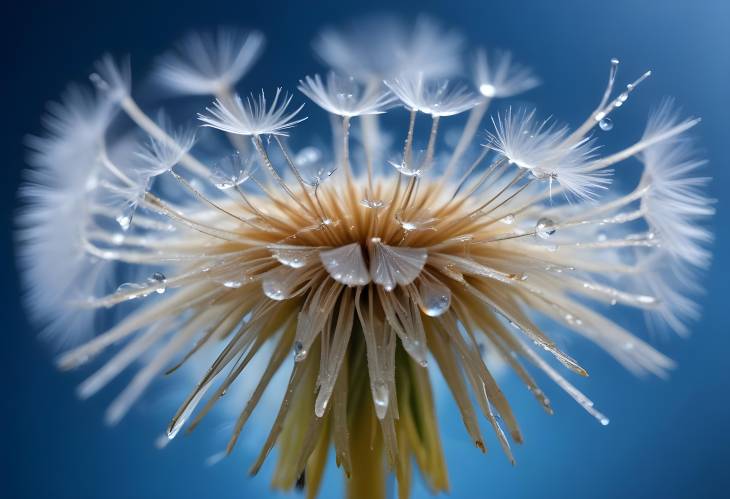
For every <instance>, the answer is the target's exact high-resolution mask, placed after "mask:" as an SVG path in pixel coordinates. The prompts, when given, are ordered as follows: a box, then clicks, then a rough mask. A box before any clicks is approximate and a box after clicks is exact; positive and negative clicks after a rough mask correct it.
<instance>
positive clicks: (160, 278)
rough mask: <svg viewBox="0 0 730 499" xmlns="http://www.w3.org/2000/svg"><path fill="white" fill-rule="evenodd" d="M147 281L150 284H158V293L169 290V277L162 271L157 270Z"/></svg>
mask: <svg viewBox="0 0 730 499" xmlns="http://www.w3.org/2000/svg"><path fill="white" fill-rule="evenodd" d="M147 281H148V282H149V283H150V284H152V285H156V286H157V287H156V288H155V293H157V294H160V295H161V294H162V293H164V292H165V290H167V278H166V277H165V274H163V273H162V272H155V273H154V274H152V277H150V278H149V279H147Z"/></svg>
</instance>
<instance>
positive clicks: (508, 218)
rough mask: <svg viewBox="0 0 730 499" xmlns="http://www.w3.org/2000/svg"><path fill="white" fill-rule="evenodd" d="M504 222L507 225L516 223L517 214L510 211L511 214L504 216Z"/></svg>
mask: <svg viewBox="0 0 730 499" xmlns="http://www.w3.org/2000/svg"><path fill="white" fill-rule="evenodd" d="M502 223H503V224H507V225H512V224H513V223H515V216H514V215H513V214H511V213H510V214H509V215H507V216H506V217H504V218H503V219H502Z"/></svg>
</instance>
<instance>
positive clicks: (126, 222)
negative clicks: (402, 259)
mask: <svg viewBox="0 0 730 499" xmlns="http://www.w3.org/2000/svg"><path fill="white" fill-rule="evenodd" d="M116 221H117V223H118V224H119V226H120V227H121V228H122V230H129V227H130V225H132V217H131V216H130V215H119V216H118V217H117V218H116Z"/></svg>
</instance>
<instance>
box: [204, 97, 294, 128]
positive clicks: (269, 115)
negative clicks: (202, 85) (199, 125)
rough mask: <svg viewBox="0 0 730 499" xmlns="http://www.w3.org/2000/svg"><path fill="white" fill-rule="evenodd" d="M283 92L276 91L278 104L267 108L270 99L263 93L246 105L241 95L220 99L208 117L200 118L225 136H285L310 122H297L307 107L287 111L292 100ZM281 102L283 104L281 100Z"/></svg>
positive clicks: (211, 108) (209, 108) (210, 108)
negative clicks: (226, 133) (290, 129)
mask: <svg viewBox="0 0 730 499" xmlns="http://www.w3.org/2000/svg"><path fill="white" fill-rule="evenodd" d="M281 95H282V91H281V88H277V89H276V94H275V95H274V100H273V101H272V102H271V105H270V106H267V104H266V96H265V95H264V91H263V90H262V91H261V93H260V94H259V95H258V97H254V95H251V96H249V97H247V98H246V102H245V103H244V102H243V100H242V99H241V96H240V95H237V94H236V95H235V96H234V97H233V99H225V100H221V99H216V101H215V102H214V103H213V107H208V108H206V110H207V111H208V113H209V114H208V115H204V114H198V118H199V119H200V121H202V122H203V123H204V124H205V126H209V127H212V128H217V129H218V130H223V131H224V132H228V133H233V134H236V135H254V136H258V135H283V136H286V135H287V133H286V130H288V129H289V128H292V127H293V126H295V125H296V124H297V123H301V122H302V121H304V120H305V119H306V118H299V119H294V118H295V116H296V115H297V114H299V111H301V110H302V108H303V107H304V104H302V105H301V106H299V107H298V108H296V109H295V110H294V111H289V112H288V111H287V109H288V107H289V104H290V103H291V100H292V96H291V95H289V94H284V97H283V98H281ZM280 98H281V102H280V100H279V99H280Z"/></svg>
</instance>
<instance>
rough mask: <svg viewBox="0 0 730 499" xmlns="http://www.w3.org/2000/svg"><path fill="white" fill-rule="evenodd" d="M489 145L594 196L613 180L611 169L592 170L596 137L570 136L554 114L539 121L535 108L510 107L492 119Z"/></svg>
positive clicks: (568, 187) (572, 189)
mask: <svg viewBox="0 0 730 499" xmlns="http://www.w3.org/2000/svg"><path fill="white" fill-rule="evenodd" d="M492 123H493V125H494V132H493V133H492V132H488V134H487V140H488V144H487V146H488V147H490V148H491V149H493V150H494V151H496V152H497V153H498V154H501V155H502V156H504V157H505V158H507V159H508V160H509V161H510V163H513V164H515V165H517V166H519V167H520V168H524V169H526V170H529V171H530V172H532V174H533V175H535V177H537V178H541V179H544V178H547V179H549V180H551V181H552V180H557V182H558V183H559V184H560V185H561V186H562V187H564V188H565V189H566V190H567V191H568V192H569V193H571V194H573V195H575V196H577V197H578V198H582V199H593V198H595V197H596V195H597V191H599V190H603V189H606V186H607V185H608V184H609V183H610V178H609V176H608V175H609V174H610V171H609V170H597V171H596V170H592V169H591V168H590V160H591V159H592V158H593V156H594V152H595V148H594V147H593V141H592V140H591V139H590V138H588V137H585V138H583V139H581V140H579V141H578V142H576V143H569V142H568V141H567V140H566V139H567V138H568V136H569V135H570V130H569V129H568V127H566V126H558V125H557V124H556V123H555V121H553V120H551V119H550V118H548V119H545V120H542V121H538V120H537V119H536V118H535V111H534V110H532V111H529V112H528V111H526V110H525V109H521V110H519V111H517V112H516V113H513V112H512V109H511V108H510V109H508V110H507V112H505V113H504V114H499V115H497V119H496V120H495V119H494V118H493V119H492Z"/></svg>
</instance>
